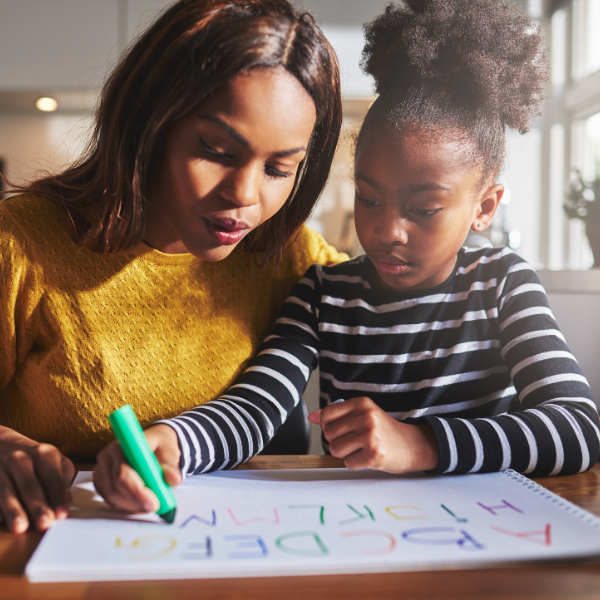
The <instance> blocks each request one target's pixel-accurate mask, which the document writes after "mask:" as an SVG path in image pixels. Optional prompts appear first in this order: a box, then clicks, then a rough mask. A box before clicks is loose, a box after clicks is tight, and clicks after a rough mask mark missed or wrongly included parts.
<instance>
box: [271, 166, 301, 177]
mask: <svg viewBox="0 0 600 600" xmlns="http://www.w3.org/2000/svg"><path fill="white" fill-rule="evenodd" d="M265 171H266V173H267V175H268V176H269V177H290V176H291V175H293V174H294V172H293V171H280V170H279V169H276V168H275V167H269V166H267V167H265Z"/></svg>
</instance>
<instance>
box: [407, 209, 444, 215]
mask: <svg viewBox="0 0 600 600" xmlns="http://www.w3.org/2000/svg"><path fill="white" fill-rule="evenodd" d="M413 210H414V212H415V213H416V214H417V215H419V216H420V217H432V216H433V215H435V214H436V213H438V212H440V210H442V209H441V208H414V209H413Z"/></svg>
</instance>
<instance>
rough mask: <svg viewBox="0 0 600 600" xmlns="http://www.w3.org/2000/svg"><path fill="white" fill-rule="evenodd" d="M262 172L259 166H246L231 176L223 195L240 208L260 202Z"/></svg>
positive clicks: (234, 171)
mask: <svg viewBox="0 0 600 600" xmlns="http://www.w3.org/2000/svg"><path fill="white" fill-rule="evenodd" d="M260 182H261V172H260V169H259V168H258V166H257V165H252V164H248V165H244V166H242V167H238V168H236V169H233V170H232V172H231V173H230V174H229V176H228V178H227V181H226V182H225V185H224V186H223V188H222V191H221V195H222V196H223V198H225V199H226V200H229V201H230V202H231V203H232V204H235V205H236V206H239V207H244V206H252V205H254V204H258V202H259V201H260Z"/></svg>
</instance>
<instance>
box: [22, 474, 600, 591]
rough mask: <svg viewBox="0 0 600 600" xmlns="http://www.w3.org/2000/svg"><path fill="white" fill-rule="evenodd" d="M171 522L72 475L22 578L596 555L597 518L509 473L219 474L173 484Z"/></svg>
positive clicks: (272, 571) (231, 573)
mask: <svg viewBox="0 0 600 600" xmlns="http://www.w3.org/2000/svg"><path fill="white" fill-rule="evenodd" d="M175 494H176V497H177V500H178V509H177V516H176V519H175V522H174V523H173V524H172V525H168V524H166V523H163V522H160V519H159V518H158V517H156V515H152V514H148V515H137V516H134V517H127V516H124V515H122V514H119V513H115V512H113V511H111V510H110V509H109V508H108V507H107V506H106V505H105V504H104V503H103V502H102V499H101V498H100V497H99V496H97V495H96V493H95V490H94V487H93V483H92V478H91V474H90V473H80V474H79V475H78V477H77V479H76V480H75V483H74V485H73V508H72V511H71V515H70V517H69V519H67V520H65V521H60V522H57V523H56V524H55V525H54V526H53V527H52V528H51V529H50V531H48V532H47V533H46V534H45V536H44V538H43V539H42V541H41V543H40V544H39V546H38V548H37V550H36V551H35V553H34V555H33V556H32V558H31V560H30V561H29V563H28V565H27V568H26V574H27V577H28V578H29V579H30V580H31V581H92V580H131V579H138V580H140V579H148V580H150V579H177V578H186V579H187V578H205V577H256V576H275V575H313V574H328V573H367V572H388V571H402V570H417V569H419V570H423V569H443V568H465V567H476V566H489V565H499V564H506V563H515V562H525V561H552V560H566V559H569V560H571V559H583V558H593V557H598V556H600V519H598V518H597V517H595V516H594V515H592V514H591V513H589V512H586V511H584V510H582V509H580V508H578V507H577V506H575V505H574V504H571V503H570V502H568V501H566V500H563V499H562V498H560V497H559V496H556V495H555V494H553V493H551V492H549V491H548V490H546V489H545V488H543V487H541V486H539V485H538V484H536V483H534V482H533V481H531V480H529V479H527V478H526V477H524V476H522V475H520V474H518V473H516V472H514V471H506V472H504V473H492V474H482V475H462V476H439V477H437V476H427V475H420V474H419V475H409V476H393V475H388V474H385V473H378V472H373V471H366V472H365V471H361V472H353V471H349V470H346V469H307V470H260V471H250V470H244V471H228V472H220V473H213V474H210V475H202V476H197V477H189V478H188V479H187V480H186V481H185V483H184V484H183V485H181V486H179V487H178V488H175Z"/></svg>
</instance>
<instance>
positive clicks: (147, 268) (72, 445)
mask: <svg viewBox="0 0 600 600" xmlns="http://www.w3.org/2000/svg"><path fill="white" fill-rule="evenodd" d="M340 125H341V100H340V88H339V73H338V67H337V62H336V59H335V55H334V53H333V50H332V49H331V47H330V46H329V44H328V43H327V41H326V40H325V38H324V36H323V34H322V32H321V31H320V30H319V29H318V28H317V27H316V25H315V24H314V21H313V20H312V18H311V17H310V16H309V15H308V14H306V13H299V12H297V11H295V10H294V9H293V8H292V7H291V5H290V4H289V3H288V2H287V1H286V0H227V1H224V0H193V1H190V0H182V1H180V2H178V3H177V4H175V5H173V6H172V7H171V8H169V9H168V10H167V11H166V12H165V13H164V14H163V15H162V16H161V17H160V18H159V19H158V20H157V21H156V23H155V24H154V25H152V26H151V27H150V29H149V30H148V31H147V32H146V33H145V34H144V35H143V36H141V37H140V38H139V39H138V40H137V41H136V43H135V44H134V45H133V46H132V47H131V49H130V50H129V51H128V52H127V53H126V55H125V56H124V57H123V58H122V60H121V61H120V63H119V64H118V65H117V67H116V69H115V70H114V71H113V73H112V75H111V76H110V77H109V79H108V81H107V83H106V85H105V88H104V91H103V94H102V98H101V102H100V106H99V109H98V112H97V118H96V127H95V130H94V135H93V138H92V140H91V143H90V145H89V148H88V150H87V152H86V153H85V154H84V156H82V157H81V158H80V160H79V161H77V162H76V163H75V164H74V165H73V166H72V167H71V168H69V169H67V170H66V171H65V172H64V173H62V174H60V175H57V176H49V177H46V178H44V179H40V180H38V181H35V182H33V183H31V184H29V185H27V186H22V187H20V188H18V190H19V191H21V192H23V194H22V195H19V196H16V197H14V198H11V199H9V200H5V201H3V202H2V203H1V204H0V252H1V255H2V267H1V269H2V271H1V276H2V281H1V283H0V289H1V291H0V294H1V302H0V311H1V313H0V423H1V424H2V427H1V428H0V458H1V459H2V460H1V461H0V463H1V465H2V467H1V468H0V514H1V515H2V519H3V520H4V522H5V523H6V525H7V526H8V528H9V530H10V531H13V532H16V533H19V532H23V531H25V530H27V528H28V527H29V525H30V523H31V524H32V525H33V526H34V527H35V528H36V529H38V530H45V529H47V528H48V527H49V526H50V525H51V523H52V522H53V520H54V519H55V518H64V517H66V515H67V512H68V504H69V499H68V485H69V483H70V480H71V478H72V474H73V465H72V463H71V461H70V459H69V458H67V456H71V457H74V456H77V457H91V456H94V455H95V454H96V453H97V452H98V451H99V450H100V449H101V448H102V447H103V446H105V445H106V444H107V443H108V442H109V441H110V440H111V439H112V435H111V433H110V430H109V424H108V421H107V419H106V415H107V414H108V413H110V412H111V411H112V410H114V409H116V408H118V407H119V406H121V405H122V404H124V403H129V404H131V405H132V406H133V407H134V410H135V411H136V413H137V414H138V417H139V418H140V421H141V423H142V425H143V426H147V425H149V424H151V423H153V422H155V421H157V420H158V419H160V418H165V417H170V416H174V415H177V414H179V413H181V412H183V411H184V410H186V409H189V408H192V407H193V406H196V405H198V404H199V403H204V402H207V401H209V400H211V399H212V398H214V397H216V396H217V395H218V394H219V393H220V392H222V391H223V390H224V389H226V388H227V386H228V385H229V384H230V383H231V381H233V379H234V378H235V376H236V375H237V374H238V373H239V372H240V371H241V370H242V369H243V367H244V365H245V364H246V362H247V361H248V360H249V359H250V357H251V356H252V355H253V354H254V352H255V350H256V348H257V347H258V345H259V344H260V341H261V339H262V337H263V336H264V335H265V333H266V332H267V331H268V330H269V328H270V326H271V324H272V323H273V321H274V319H275V316H276V314H277V312H278V311H279V309H280V307H281V305H282V303H283V301H284V299H285V297H286V296H287V294H288V293H289V291H290V290H291V288H292V287H293V285H294V283H295V282H296V281H297V279H299V277H300V275H301V274H302V273H303V272H304V270H305V269H306V268H307V267H308V266H309V265H310V264H311V263H313V262H322V263H328V262H335V261H338V260H340V258H341V257H340V255H338V254H337V252H336V251H335V250H334V249H332V248H331V247H329V246H328V245H327V244H326V243H325V242H324V241H323V240H322V238H320V237H319V236H318V235H316V234H315V233H314V232H311V231H309V230H307V229H305V228H302V224H303V222H304V221H305V220H306V218H307V217H308V215H309V214H310V211H311V210H312V208H313V206H314V204H315V202H316V199H317V198H318V196H319V194H320V192H321V191H322V189H323V186H324V185H325V182H326V180H327V176H328V172H329V168H330V164H331V160H332V157H333V153H334V151H335V146H336V143H337V139H338V135H339V129H340ZM163 428H166V426H158V427H157V429H158V430H159V431H160V430H161V429H163Z"/></svg>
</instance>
